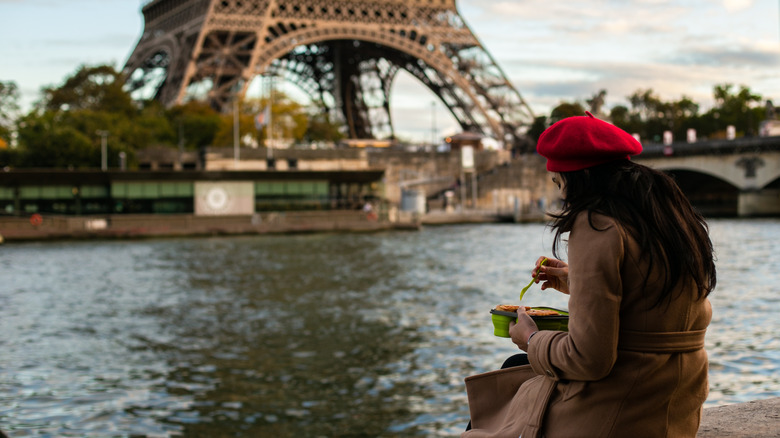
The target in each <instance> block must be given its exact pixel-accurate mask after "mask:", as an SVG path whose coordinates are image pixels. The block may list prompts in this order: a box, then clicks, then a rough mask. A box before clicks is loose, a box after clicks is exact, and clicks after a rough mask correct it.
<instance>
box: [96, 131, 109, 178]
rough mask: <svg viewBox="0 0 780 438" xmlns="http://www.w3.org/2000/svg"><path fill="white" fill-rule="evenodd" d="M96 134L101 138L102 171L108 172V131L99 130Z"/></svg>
mask: <svg viewBox="0 0 780 438" xmlns="http://www.w3.org/2000/svg"><path fill="white" fill-rule="evenodd" d="M95 134H97V135H99V136H100V170H102V171H104V172H105V171H106V170H108V131H104V130H102V129H99V130H97V131H95Z"/></svg>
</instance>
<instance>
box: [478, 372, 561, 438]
mask: <svg viewBox="0 0 780 438" xmlns="http://www.w3.org/2000/svg"><path fill="white" fill-rule="evenodd" d="M534 377H539V378H541V379H543V385H542V387H541V388H540V392H539V393H538V394H537V397H536V400H533V401H531V406H532V408H531V411H530V417H529V418H517V416H516V415H515V414H514V413H515V412H517V411H518V410H519V409H518V408H519V407H520V405H521V404H522V405H527V404H529V400H522V399H521V397H520V396H519V395H518V390H519V389H520V385H522V384H523V383H524V382H526V381H527V380H529V379H531V378H534ZM555 383H556V382H555V381H554V380H552V379H549V378H547V377H543V376H539V375H538V374H536V373H535V372H534V371H533V369H532V368H531V365H523V366H519V367H511V368H505V369H502V370H496V371H491V372H488V373H484V374H477V375H475V376H469V377H467V378H466V393H467V395H468V400H469V413H470V415H471V428H472V429H471V430H469V431H466V432H465V433H464V434H463V435H462V436H464V437H472V436H473V437H506V436H514V437H517V436H521V435H522V437H523V438H532V437H537V438H538V437H539V436H540V435H541V428H542V420H543V419H544V412H545V410H546V408H547V402H548V401H549V399H550V396H551V395H552V392H553V389H554V388H555Z"/></svg>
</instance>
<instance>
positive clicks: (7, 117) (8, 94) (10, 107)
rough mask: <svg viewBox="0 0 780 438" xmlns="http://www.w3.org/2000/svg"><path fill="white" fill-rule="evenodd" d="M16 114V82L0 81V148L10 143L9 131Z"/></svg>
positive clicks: (17, 93)
mask: <svg viewBox="0 0 780 438" xmlns="http://www.w3.org/2000/svg"><path fill="white" fill-rule="evenodd" d="M18 115H19V89H18V87H17V86H16V83H15V82H3V81H0V149H4V148H6V147H8V145H10V144H11V132H12V131H13V129H12V128H13V124H14V122H15V121H16V118H17V117H18Z"/></svg>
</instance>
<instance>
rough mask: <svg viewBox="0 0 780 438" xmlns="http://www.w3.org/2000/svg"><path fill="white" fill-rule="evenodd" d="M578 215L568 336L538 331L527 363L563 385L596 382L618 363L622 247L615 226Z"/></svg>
mask: <svg viewBox="0 0 780 438" xmlns="http://www.w3.org/2000/svg"><path fill="white" fill-rule="evenodd" d="M587 216H588V215H587V213H583V214H580V215H579V217H578V218H577V220H576V222H575V225H574V227H573V229H572V231H571V233H570V234H569V244H568V254H569V294H570V296H569V331H568V332H559V331H541V332H539V333H537V334H536V335H535V336H534V337H533V339H532V340H531V344H530V346H529V350H528V358H529V360H530V363H531V365H532V366H533V368H534V370H535V371H536V372H537V373H538V374H543V375H547V376H548V377H551V378H554V379H556V380H558V379H564V380H582V381H590V380H599V379H602V378H604V377H606V376H607V375H608V374H609V373H610V371H611V370H612V367H613V365H614V364H615V360H616V359H617V343H618V332H619V328H620V302H621V298H622V290H623V282H622V279H621V267H622V264H623V260H624V253H625V250H624V248H625V245H624V240H623V235H622V233H621V231H620V229H619V227H618V226H617V225H615V223H614V221H612V220H611V219H609V218H606V217H604V216H594V225H595V226H596V227H597V228H598V230H596V229H593V227H591V226H590V224H589V223H588V217H587Z"/></svg>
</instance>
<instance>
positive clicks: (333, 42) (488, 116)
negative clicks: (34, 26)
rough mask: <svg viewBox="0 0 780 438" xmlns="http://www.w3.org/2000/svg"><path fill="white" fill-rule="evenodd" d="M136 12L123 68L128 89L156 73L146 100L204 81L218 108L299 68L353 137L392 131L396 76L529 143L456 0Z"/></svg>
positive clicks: (259, 3) (510, 143)
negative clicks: (137, 34)
mask: <svg viewBox="0 0 780 438" xmlns="http://www.w3.org/2000/svg"><path fill="white" fill-rule="evenodd" d="M142 11H143V13H144V19H145V27H144V33H143V35H142V37H141V39H140V41H139V43H138V45H137V46H136V49H135V50H134V51H133V53H132V55H131V56H130V58H129V59H128V62H127V63H126V65H125V73H126V74H128V76H129V77H131V78H134V79H133V80H131V81H129V82H128V86H129V87H130V88H131V89H132V88H136V89H137V88H138V86H139V85H141V84H144V83H146V84H149V83H150V81H149V80H147V79H149V77H148V75H147V72H150V71H152V70H154V69H157V71H159V70H160V69H164V70H166V74H165V80H164V81H163V82H162V83H161V85H160V86H159V89H158V91H157V92H155V93H154V95H155V97H156V98H157V99H159V100H161V101H162V102H163V103H164V104H166V105H174V104H177V103H181V102H182V101H183V100H185V99H186V98H187V96H188V94H190V95H191V94H193V93H192V91H193V90H194V89H195V88H198V86H200V88H201V89H203V88H205V89H207V92H206V96H205V98H206V99H208V101H209V102H210V103H211V105H212V106H214V107H215V108H218V109H222V110H226V109H227V108H229V106H230V105H229V104H230V102H232V100H233V99H235V98H236V97H237V96H241V95H243V94H244V93H245V92H246V90H247V87H248V84H249V83H250V81H251V79H252V78H254V77H255V76H257V75H261V74H269V73H272V72H274V71H276V72H280V71H283V70H284V69H286V68H288V67H290V66H293V65H295V66H296V68H298V69H299V71H296V72H293V73H295V74H296V75H298V76H299V77H307V75H308V78H307V79H301V82H300V84H304V83H307V84H308V86H309V88H311V86H312V85H313V84H316V87H315V88H317V89H318V90H317V91H318V92H319V94H320V96H312V97H314V98H321V97H322V96H323V95H324V94H331V95H332V96H333V105H332V106H333V108H330V109H331V110H332V111H334V112H337V113H339V114H340V115H341V116H342V118H343V120H344V121H345V122H347V125H348V126H349V129H350V135H351V136H354V137H367V138H373V137H374V135H375V132H377V131H380V130H381V129H379V128H381V127H382V126H389V128H390V131H391V132H392V131H393V127H392V120H391V119H390V117H389V105H390V102H389V96H388V93H389V89H390V84H391V83H392V80H393V78H394V77H395V73H396V72H397V71H398V70H399V69H404V70H406V71H408V72H409V73H411V74H412V75H413V76H414V77H416V78H417V79H418V80H420V81H421V82H422V83H423V84H424V85H425V86H426V87H428V88H429V89H430V90H431V91H432V92H433V93H434V94H436V95H437V96H438V98H439V99H440V100H441V101H442V102H443V104H444V105H445V106H446V107H447V108H448V109H449V111H450V112H451V113H452V115H453V117H454V118H455V120H456V121H457V122H458V123H459V124H460V126H461V128H462V129H463V130H467V131H476V132H480V133H482V134H484V135H486V136H490V137H493V138H496V139H497V140H499V141H502V142H504V143H505V144H506V145H507V147H512V148H516V149H523V148H524V149H529V150H530V148H531V146H530V145H529V143H528V142H527V141H526V139H525V132H526V130H527V128H528V126H530V124H531V123H532V122H533V117H534V116H533V113H532V111H531V110H530V107H529V106H528V105H527V104H526V102H525V101H524V100H523V98H522V97H521V96H520V93H518V92H517V90H516V89H515V88H514V86H513V85H512V84H511V83H510V82H509V80H508V79H507V78H506V76H505V75H504V73H503V71H502V70H501V68H500V67H499V66H498V65H497V64H496V62H495V61H494V60H493V58H492V57H491V56H490V54H489V53H488V52H487V50H485V48H484V47H483V46H482V45H481V44H480V42H479V41H478V40H477V38H476V37H475V36H474V34H473V33H472V32H471V30H470V29H469V28H468V26H467V25H466V23H465V21H464V20H463V19H462V17H461V16H460V14H459V13H458V11H457V8H456V4H455V1H454V0H441V1H435V2H433V1H420V0H384V1H380V0H373V1H353V0H328V1H324V0H276V1H271V0H197V1H190V2H186V1H183V0H154V1H152V2H150V3H148V4H147V5H145V6H144V7H143V9H142ZM172 38H173V39H172ZM166 41H167V42H166ZM171 41H173V42H174V43H175V45H176V47H175V48H173V49H170V48H171V47H172V43H171ZM301 48H303V49H301ZM176 52H180V53H182V54H183V55H182V58H181V59H173V57H171V59H170V62H169V65H168V66H163V65H160V62H157V63H155V62H154V58H153V57H152V56H150V54H159V53H168V54H169V55H170V54H172V53H176ZM325 55H328V56H330V57H329V58H328V57H327V56H325ZM158 58H160V57H159V55H158ZM317 60H319V61H320V62H319V63H318V62H317ZM275 64H276V65H275ZM151 67H153V68H151ZM372 99H373V101H372ZM367 100H368V101H367Z"/></svg>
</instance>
